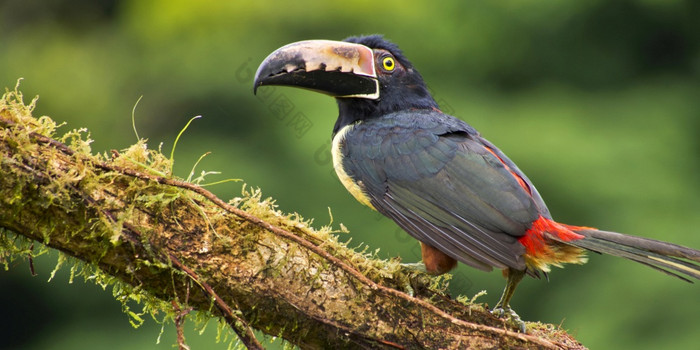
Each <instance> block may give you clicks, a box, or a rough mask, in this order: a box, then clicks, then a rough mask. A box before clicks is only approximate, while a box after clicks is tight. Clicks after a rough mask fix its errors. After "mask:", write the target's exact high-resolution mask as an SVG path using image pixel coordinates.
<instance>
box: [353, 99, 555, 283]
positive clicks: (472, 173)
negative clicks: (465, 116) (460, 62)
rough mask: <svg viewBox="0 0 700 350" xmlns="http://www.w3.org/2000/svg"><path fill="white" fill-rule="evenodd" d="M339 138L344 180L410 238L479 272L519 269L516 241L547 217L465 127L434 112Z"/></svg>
mask: <svg viewBox="0 0 700 350" xmlns="http://www.w3.org/2000/svg"><path fill="white" fill-rule="evenodd" d="M344 136H345V140H344V144H343V146H342V149H341V152H342V164H343V168H344V170H345V171H346V173H348V175H349V176H350V177H351V178H352V179H353V180H354V181H355V182H356V183H358V182H359V183H361V185H362V188H363V190H364V191H365V194H366V195H367V196H368V197H369V198H370V201H371V203H372V205H373V206H374V207H375V209H377V210H378V211H379V212H381V213H382V214H384V215H386V216H388V217H390V218H391V219H393V220H394V221H396V223H397V224H398V225H399V226H400V227H401V228H403V229H404V230H405V231H406V232H407V233H409V234H410V235H411V236H413V237H414V238H416V239H418V240H419V241H421V242H424V243H426V244H429V245H431V246H433V247H435V248H437V249H439V250H440V251H442V252H444V253H445V254H447V255H449V256H451V257H453V258H455V259H457V260H458V261H461V262H463V263H465V264H468V265H471V266H473V267H476V268H479V269H482V270H491V268H492V267H497V268H505V267H512V268H517V269H524V268H525V262H524V259H523V257H522V256H523V254H524V253H525V249H524V247H523V246H522V244H520V243H519V242H518V238H519V237H521V236H522V235H524V234H525V232H526V231H527V229H528V228H529V227H530V225H531V224H532V222H533V221H535V220H536V219H537V218H538V217H539V216H540V215H543V214H544V215H546V216H548V215H549V214H548V212H547V210H546V207H545V206H544V203H543V202H542V200H541V198H540V197H539V194H537V192H536V190H535V189H534V187H532V185H531V184H530V182H529V180H528V179H527V178H526V177H525V176H524V175H522V174H521V172H520V170H519V169H517V167H516V166H515V164H512V162H511V161H510V160H509V159H508V158H507V157H506V156H505V155H504V154H502V153H501V152H500V151H499V150H498V149H497V148H495V146H493V145H491V144H489V143H488V142H487V141H485V140H483V139H482V138H481V137H480V136H479V135H478V134H477V133H476V131H474V130H473V129H472V128H471V127H470V126H469V125H467V124H466V123H464V122H462V121H459V120H458V119H456V118H453V117H451V116H447V115H444V114H441V113H439V112H437V111H426V112H411V113H407V112H403V113H395V114H391V115H388V116H385V117H382V118H378V119H374V120H367V121H363V122H361V123H359V124H356V125H355V126H354V127H353V128H352V129H351V130H350V131H349V132H347V133H346V134H345V135H344ZM514 174H515V175H514ZM516 176H518V177H520V178H521V182H522V181H524V182H525V187H523V184H521V182H519V181H518V179H517V178H516ZM527 187H531V189H529V188H527Z"/></svg>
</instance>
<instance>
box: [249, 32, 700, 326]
mask: <svg viewBox="0 0 700 350" xmlns="http://www.w3.org/2000/svg"><path fill="white" fill-rule="evenodd" d="M264 85H283V86H294V87H300V88H305V89H310V90H313V91H317V92H321V93H325V94H328V95H330V96H333V97H335V98H336V101H337V103H338V109H339V116H338V119H337V121H336V123H335V127H334V128H333V136H332V156H333V166H334V167H335V170H336V172H337V174H338V177H339V178H340V181H341V182H342V183H343V185H345V187H346V188H347V190H348V191H349V192H350V193H351V194H352V195H353V196H354V197H355V198H356V199H357V200H358V201H359V202H360V203H362V204H364V205H367V206H369V207H370V208H373V209H375V210H377V211H379V212H380V213H382V214H383V215H385V216H387V217H389V218H391V219H393V220H394V221H395V222H396V223H397V224H398V225H399V226H400V227H401V228H402V229H404V230H405V231H406V232H407V233H408V234H409V235H411V236H413V237H414V238H416V239H418V240H419V241H420V243H421V251H422V260H423V263H424V264H425V269H426V270H427V272H429V273H431V274H442V273H445V272H447V271H449V270H451V269H452V268H454V267H455V266H456V264H457V261H460V262H462V263H464V264H467V265H469V266H472V267H475V268H477V269H480V270H485V271H490V270H491V269H492V268H494V267H495V268H499V269H503V272H504V275H505V276H506V278H507V283H506V288H505V290H504V292H503V295H502V296H501V299H500V301H499V302H498V303H497V305H496V307H495V308H494V311H493V312H494V314H496V315H499V316H501V317H509V318H510V319H511V320H512V321H514V322H515V323H517V325H518V326H519V327H520V328H521V330H522V331H524V323H523V322H522V321H521V320H520V319H519V317H518V316H517V314H516V313H515V312H513V310H512V309H511V308H510V299H511V297H512V296H513V292H514V291H515V287H516V286H517V284H518V282H520V280H521V279H522V278H523V276H524V275H525V274H528V275H531V276H535V277H539V274H540V273H545V274H546V273H547V272H548V271H549V270H550V265H553V266H561V264H563V263H573V264H582V263H584V262H586V257H585V255H584V251H585V250H590V251H593V252H598V253H606V254H610V255H615V256H619V257H623V258H626V259H629V260H633V261H636V262H639V263H641V264H644V265H647V266H650V267H652V268H655V269H657V270H660V271H663V272H665V273H667V274H670V275H672V276H675V277H678V278H680V279H683V280H686V281H689V282H690V280H689V279H688V278H686V276H687V277H692V278H696V279H700V264H698V263H697V262H700V251H698V250H695V249H690V248H686V247H683V246H679V245H675V244H671V243H666V242H661V241H657V240H652V239H647V238H641V237H635V236H630V235H624V234H620V233H615V232H608V231H601V230H597V229H594V228H590V227H581V226H571V225H565V224H562V223H558V222H556V221H554V220H553V219H552V216H551V215H550V213H549V210H548V209H547V206H546V205H545V203H544V201H543V200H542V197H541V196H540V194H539V193H538V192H537V189H536V188H535V186H534V185H533V184H532V182H531V181H530V179H528V178H527V176H525V174H524V173H523V172H522V171H520V169H518V167H517V166H516V165H515V163H513V161H511V160H510V159H509V158H508V157H507V156H506V155H505V154H504V153H503V152H501V150H499V149H498V148H497V147H496V146H494V145H493V144H492V143H490V142H489V141H487V140H486V139H484V138H483V137H481V135H480V134H479V133H478V132H477V131H476V130H475V129H474V128H473V127H471V126H470V125H469V124H467V123H465V122H463V121H462V120H459V119H457V118H455V117H453V116H450V115H447V114H445V113H443V112H442V111H440V108H439V106H438V104H437V103H436V102H435V100H434V99H433V97H432V96H431V95H430V93H429V92H428V89H427V88H426V85H425V83H424V82H423V78H422V77H421V75H420V74H419V73H418V71H416V69H415V68H414V67H413V65H412V64H411V63H410V62H409V61H408V60H407V59H406V57H405V56H404V55H403V53H402V52H401V50H399V48H398V47H397V46H396V45H395V44H392V43H390V42H388V41H387V40H385V39H383V37H382V36H379V35H371V36H362V37H350V38H347V39H345V40H344V41H328V40H309V41H301V42H296V43H292V44H289V45H286V46H283V47H281V48H279V49H278V50H276V51H274V52H273V53H271V54H270V55H269V56H268V57H267V58H266V59H265V60H264V61H263V62H262V63H261V65H260V67H259V68H258V70H257V73H256V76H255V82H254V89H255V90H257V89H258V88H259V87H260V86H264Z"/></svg>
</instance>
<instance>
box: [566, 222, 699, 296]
mask: <svg viewBox="0 0 700 350" xmlns="http://www.w3.org/2000/svg"><path fill="white" fill-rule="evenodd" d="M575 232H576V233H578V234H581V235H583V236H585V238H583V239H580V240H576V241H569V242H567V243H568V244H571V245H573V246H576V247H579V248H584V249H587V250H590V251H594V252H598V253H604V254H609V255H614V256H619V257H622V258H625V259H629V260H632V261H636V262H638V263H641V264H644V265H647V266H650V267H652V268H655V269H657V270H660V271H662V272H664V273H667V274H669V275H671V276H675V277H678V278H680V279H682V280H684V281H688V282H691V283H692V281H691V280H689V279H688V278H686V277H685V276H690V277H692V278H695V279H698V280H700V264H698V263H696V262H700V251H699V250H695V249H691V248H687V247H683V246H680V245H677V244H673V243H667V242H662V241H657V240H654V239H649V238H642V237H636V236H630V235H623V234H621V233H617V232H610V231H600V230H594V229H583V230H576V231H575ZM684 275H685V276H684Z"/></svg>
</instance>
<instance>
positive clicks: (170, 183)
mask: <svg viewBox="0 0 700 350" xmlns="http://www.w3.org/2000/svg"><path fill="white" fill-rule="evenodd" d="M34 103H35V101H32V103H30V104H29V105H26V104H25V103H24V102H23V100H22V95H21V93H20V92H18V91H17V89H16V88H15V90H14V91H8V92H7V93H6V94H5V95H4V96H3V98H2V100H0V262H1V261H3V260H5V262H6V266H7V259H12V258H17V257H18V255H20V256H29V255H31V249H20V248H18V246H17V244H18V243H17V242H18V241H17V239H16V237H25V238H27V239H28V240H27V242H39V243H42V244H44V245H45V246H48V247H52V248H55V249H57V250H59V251H61V252H63V253H65V254H67V255H69V256H72V257H75V258H76V259H78V260H80V261H84V262H85V263H86V266H92V267H96V268H97V269H96V271H99V273H102V274H104V276H110V277H116V278H113V279H112V280H110V283H117V284H121V285H123V286H125V287H128V293H130V294H131V295H130V297H131V298H132V299H137V300H141V299H140V298H138V297H136V296H144V295H145V296H147V297H150V298H153V299H154V300H157V301H160V304H157V303H156V304H157V305H158V306H157V307H159V308H161V309H162V311H166V312H169V313H170V315H171V316H172V317H171V319H172V320H173V321H174V322H175V323H176V324H181V321H182V317H183V315H184V314H185V313H187V311H188V310H191V309H194V310H199V311H201V312H204V313H206V314H207V315H209V317H220V318H222V319H224V320H225V321H226V323H227V324H228V326H229V327H230V328H231V329H232V330H233V331H235V332H236V334H237V335H238V337H239V339H240V341H241V342H242V343H243V344H244V345H245V346H246V347H248V348H254V349H255V348H262V345H261V344H260V342H259V341H258V340H257V339H256V338H255V336H254V334H253V332H252V329H257V330H260V331H262V332H264V333H266V334H269V335H273V336H279V337H282V338H284V339H285V340H287V341H288V342H290V343H291V344H294V345H297V346H299V347H301V348H308V349H320V348H335V349H340V348H387V349H413V348H423V349H438V348H441V349H455V348H502V347H510V348H546V349H555V348H556V349H559V348H563V349H580V348H583V347H582V346H581V345H580V344H579V343H578V342H576V341H575V340H574V339H573V338H571V337H570V336H569V335H568V334H566V332H564V331H562V330H559V329H558V328H557V327H554V326H551V325H542V324H530V325H529V326H530V332H529V333H528V334H520V333H517V332H515V331H514V330H513V329H512V328H509V327H508V326H506V325H505V324H504V323H503V322H502V321H501V320H499V319H497V318H495V317H493V316H492V315H491V314H490V313H489V312H488V310H487V309H486V308H485V307H484V306H483V305H478V304H471V303H461V302H457V301H454V300H452V299H450V298H449V297H448V296H446V295H445V293H444V286H439V285H437V284H436V283H435V281H434V280H433V279H431V278H430V277H428V276H426V275H422V274H415V273H414V272H411V271H405V270H404V269H402V268H401V266H400V265H399V264H398V263H397V262H396V261H383V260H378V259H376V258H373V257H372V256H370V255H367V254H364V253H360V252H356V251H354V250H352V249H349V248H347V247H346V246H345V245H344V244H342V243H340V242H338V240H337V238H336V236H335V235H334V234H333V231H332V230H331V228H330V227H323V228H321V229H318V230H317V229H314V228H312V227H311V226H310V225H309V224H308V222H305V221H303V220H302V219H301V218H299V217H298V216H296V215H286V214H283V213H280V212H279V211H278V210H276V208H275V206H274V203H273V202H272V201H271V200H270V199H262V197H261V195H260V192H259V191H254V190H245V187H244V191H243V196H242V197H240V198H234V199H233V200H231V201H230V202H225V201H223V200H221V199H219V198H217V197H216V196H214V195H213V194H212V193H211V192H209V191H207V190H205V189H204V188H202V187H200V186H197V185H195V184H192V183H189V182H186V181H182V180H179V179H176V178H175V177H173V176H172V174H171V170H170V169H171V160H170V159H168V158H167V157H165V156H164V155H163V154H161V153H160V152H158V151H154V150H149V149H147V147H146V145H145V142H144V141H139V142H138V143H137V144H136V145H134V146H132V147H130V148H128V149H126V150H123V151H121V152H117V151H113V152H112V154H110V155H105V154H102V155H101V154H97V155H95V154H92V152H91V150H90V146H89V143H90V141H89V139H88V138H87V134H86V132H85V131H84V130H74V131H71V132H68V133H66V134H64V135H63V136H56V134H55V130H56V128H57V125H56V123H55V122H53V121H52V120H51V119H50V118H48V117H41V118H38V119H37V118H34V117H32V109H33V107H34ZM23 254H24V255H23ZM102 280H103V281H104V280H105V279H102ZM407 290H412V291H413V292H414V295H415V296H412V295H410V294H409V293H407ZM183 310H184V311H183ZM180 338H181V334H178V341H181V339H180Z"/></svg>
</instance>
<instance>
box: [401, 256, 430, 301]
mask: <svg viewBox="0 0 700 350" xmlns="http://www.w3.org/2000/svg"><path fill="white" fill-rule="evenodd" d="M401 267H403V268H405V269H406V270H408V271H407V274H408V279H406V281H405V283H403V285H402V287H403V290H405V291H406V293H408V295H410V296H412V297H413V296H416V295H415V294H416V291H415V288H414V286H413V284H414V283H416V284H417V287H416V288H419V289H420V288H421V287H420V286H421V284H422V283H427V282H425V281H424V279H425V274H426V273H427V272H428V271H427V269H426V268H425V264H423V263H422V262H417V263H402V264H401ZM421 275H422V276H423V277H420V276H421Z"/></svg>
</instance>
